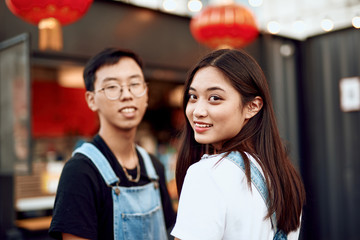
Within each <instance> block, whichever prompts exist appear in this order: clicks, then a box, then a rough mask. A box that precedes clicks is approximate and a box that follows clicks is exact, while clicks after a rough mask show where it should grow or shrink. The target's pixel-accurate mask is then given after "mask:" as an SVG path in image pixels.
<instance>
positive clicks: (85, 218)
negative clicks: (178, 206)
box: [49, 135, 175, 240]
mask: <svg viewBox="0 0 360 240" xmlns="http://www.w3.org/2000/svg"><path fill="white" fill-rule="evenodd" d="M92 143H93V144H94V145H95V146H96V147H97V148H98V149H99V150H100V151H101V152H102V153H103V155H104V156H105V157H106V159H107V160H108V161H109V163H110V165H111V167H112V169H113V170H114V172H115V174H116V175H117V176H118V178H120V184H119V185H120V186H124V187H130V186H141V185H145V184H147V183H149V182H150V179H149V178H148V176H147V174H146V169H145V165H144V161H143V159H142V157H141V155H140V154H139V152H137V155H138V158H139V163H140V168H141V176H140V180H139V182H138V183H134V182H130V181H128V180H127V178H126V176H125V174H124V172H123V170H122V168H121V166H120V164H119V163H118V161H117V159H116V158H115V156H114V155H113V153H112V152H111V151H110V149H109V148H108V146H107V145H106V143H105V142H104V141H103V139H102V138H101V137H100V136H99V135H97V136H96V137H95V138H94V139H93V142H92ZM150 158H151V160H152V162H153V165H154V167H155V170H156V173H157V175H158V176H159V183H160V193H161V201H162V206H163V211H164V218H165V223H166V228H167V229H168V230H169V229H170V228H171V227H172V226H173V225H174V223H175V213H174V210H173V208H172V205H171V200H170V197H169V194H168V191H167V188H166V181H165V173H164V166H163V165H162V164H161V163H160V161H159V160H158V159H156V158H155V157H154V156H153V155H151V154H150ZM128 173H129V174H132V175H133V176H134V175H135V176H136V169H133V170H128ZM62 232H64V233H70V234H73V235H77V236H79V237H83V238H89V239H101V240H102V239H114V237H113V201H112V195H111V188H110V187H108V186H107V185H106V183H105V181H104V180H103V178H102V176H101V175H100V173H99V171H98V170H97V168H96V167H95V165H94V164H93V163H92V162H91V160H90V159H89V158H87V157H86V156H84V155H82V154H79V153H77V154H75V156H73V157H72V158H71V159H70V160H69V161H67V162H66V164H65V166H64V169H63V171H62V174H61V177H60V181H59V186H58V190H57V193H56V199H55V206H54V210H53V219H52V222H51V226H50V229H49V234H50V236H51V237H53V238H56V239H61V233H62Z"/></svg>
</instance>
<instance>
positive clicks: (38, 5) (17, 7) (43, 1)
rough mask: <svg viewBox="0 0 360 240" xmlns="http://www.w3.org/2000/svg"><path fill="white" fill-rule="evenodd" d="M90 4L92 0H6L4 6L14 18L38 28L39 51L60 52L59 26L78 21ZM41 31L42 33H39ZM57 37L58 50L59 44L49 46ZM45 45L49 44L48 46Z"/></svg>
mask: <svg viewBox="0 0 360 240" xmlns="http://www.w3.org/2000/svg"><path fill="white" fill-rule="evenodd" d="M92 2H93V0H37V1H30V0H6V5H7V6H8V8H9V9H10V11H11V12H12V13H13V14H14V15H15V16H18V17H19V18H21V19H23V20H25V21H26V22H29V23H32V24H35V25H38V26H39V29H40V32H39V48H40V49H41V48H50V49H51V48H55V49H53V50H60V49H61V47H62V40H61V39H62V34H61V26H64V25H67V24H71V23H73V22H75V21H77V20H78V19H80V18H81V17H82V16H83V15H84V14H85V13H86V12H87V10H88V9H89V7H90V5H91V4H92ZM53 29H55V30H54V31H55V33H52V31H53ZM42 30H44V31H43V32H41V31H42ZM56 31H60V32H56ZM54 34H55V35H57V36H54ZM57 37H60V41H61V47H60V49H58V48H59V46H57V45H59V43H55V46H51V45H52V44H53V42H54V41H55V40H54V39H55V38H57ZM56 40H58V39H56ZM41 41H45V42H46V43H45V46H43V47H42V46H41ZM46 44H50V46H48V45H46Z"/></svg>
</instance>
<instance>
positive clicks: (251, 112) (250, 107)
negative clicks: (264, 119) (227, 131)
mask: <svg viewBox="0 0 360 240" xmlns="http://www.w3.org/2000/svg"><path fill="white" fill-rule="evenodd" d="M262 106H263V100H262V98H261V97H259V96H256V97H255V98H254V99H253V100H252V101H250V102H249V103H247V104H246V106H245V119H250V118H252V117H253V116H255V115H256V114H257V113H258V112H259V111H260V110H261V108H262Z"/></svg>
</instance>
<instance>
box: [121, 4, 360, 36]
mask: <svg viewBox="0 0 360 240" xmlns="http://www.w3.org/2000/svg"><path fill="white" fill-rule="evenodd" d="M115 1H120V2H125V3H128V4H132V5H137V6H141V7H147V8H152V9H155V10H159V11H163V12H166V13H169V14H175V15H180V16H188V17H192V16H194V15H196V14H199V12H191V11H190V10H189V9H188V7H187V4H188V1H189V0H115ZM196 1H199V0H196ZM200 1H201V3H202V9H204V8H205V7H206V6H207V5H210V4H223V3H226V2H229V1H235V2H236V3H238V4H241V5H243V6H246V7H248V8H250V9H251V10H252V11H253V13H254V15H255V17H256V20H257V22H258V26H259V29H260V31H262V32H270V33H272V34H277V35H279V36H283V37H287V38H292V39H297V40H305V39H306V38H308V37H312V36H316V35H319V34H324V33H326V32H327V31H334V30H339V29H343V28H348V27H352V20H353V18H354V17H356V16H357V17H358V21H359V25H360V0H200ZM166 4H168V5H166ZM164 6H168V7H173V9H172V10H166V9H165V7H164ZM325 19H327V24H328V27H329V29H328V30H324V29H323V27H322V24H325V23H326V21H325V22H323V20H325ZM271 27H272V28H271ZM359 27H360V26H359Z"/></svg>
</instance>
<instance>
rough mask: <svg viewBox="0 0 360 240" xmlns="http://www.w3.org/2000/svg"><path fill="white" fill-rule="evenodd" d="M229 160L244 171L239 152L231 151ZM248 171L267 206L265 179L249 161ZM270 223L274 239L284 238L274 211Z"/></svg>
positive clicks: (284, 235) (282, 239) (281, 239)
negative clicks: (278, 227)
mask: <svg viewBox="0 0 360 240" xmlns="http://www.w3.org/2000/svg"><path fill="white" fill-rule="evenodd" d="M226 158H227V159H229V160H230V161H232V162H233V163H235V165H237V166H238V167H239V168H240V169H241V170H243V171H244V173H245V164H244V160H243V158H242V156H241V154H240V153H239V152H231V153H230V154H229V155H228V156H227V157H226ZM250 173H251V182H252V183H253V184H254V186H255V187H256V189H257V190H258V191H259V193H260V195H261V197H262V198H263V200H264V202H265V204H266V206H267V207H269V204H270V201H269V192H268V189H267V187H266V183H265V179H264V177H263V175H262V174H261V173H260V171H259V169H258V168H257V167H256V166H255V164H254V163H252V162H251V161H250ZM271 224H272V226H273V229H274V238H273V239H274V240H286V239H287V236H286V234H285V233H284V232H283V231H282V230H281V229H277V223H276V214H275V212H274V213H273V214H272V215H271Z"/></svg>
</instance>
